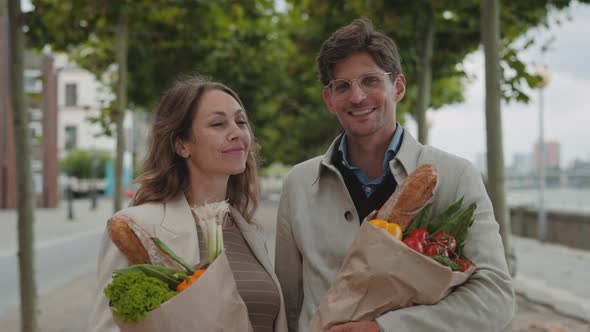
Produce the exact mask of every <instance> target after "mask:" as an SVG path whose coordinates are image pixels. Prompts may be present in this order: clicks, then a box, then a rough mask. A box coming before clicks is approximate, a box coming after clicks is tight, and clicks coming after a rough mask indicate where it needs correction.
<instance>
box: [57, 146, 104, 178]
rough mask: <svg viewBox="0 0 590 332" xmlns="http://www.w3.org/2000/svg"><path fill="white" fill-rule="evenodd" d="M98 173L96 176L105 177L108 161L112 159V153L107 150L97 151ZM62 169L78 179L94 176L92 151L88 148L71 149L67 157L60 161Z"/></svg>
mask: <svg viewBox="0 0 590 332" xmlns="http://www.w3.org/2000/svg"><path fill="white" fill-rule="evenodd" d="M96 159H97V160H98V162H97V164H96V173H95V176H94V178H97V179H101V178H104V177H105V175H106V174H105V168H106V164H107V162H109V160H111V154H110V153H109V152H107V151H96ZM60 166H61V170H62V171H63V172H64V173H66V174H67V175H68V176H73V177H76V178H78V179H90V178H91V177H92V153H91V152H90V151H88V150H81V149H75V150H71V151H70V152H69V153H68V155H67V156H65V158H63V159H62V160H61V161H60Z"/></svg>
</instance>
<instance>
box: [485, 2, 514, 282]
mask: <svg viewBox="0 0 590 332" xmlns="http://www.w3.org/2000/svg"><path fill="white" fill-rule="evenodd" d="M481 17H482V20H481V41H482V44H483V48H484V53H485V91H486V102H485V114H486V141H487V151H488V153H487V156H488V158H487V162H488V181H487V187H488V192H489V194H490V198H491V200H492V202H493V203H494V204H493V206H494V215H495V216H496V219H497V220H498V221H499V224H500V234H501V236H502V242H503V244H504V255H505V257H506V261H507V262H508V268H509V269H510V271H511V272H512V271H513V266H512V263H513V262H512V260H511V259H510V255H511V253H512V247H511V244H510V234H511V229H510V214H509V213H508V208H507V206H506V195H505V193H506V187H505V182H504V149H503V146H502V113H501V112H500V100H501V92H500V4H499V0H483V1H482V2H481Z"/></svg>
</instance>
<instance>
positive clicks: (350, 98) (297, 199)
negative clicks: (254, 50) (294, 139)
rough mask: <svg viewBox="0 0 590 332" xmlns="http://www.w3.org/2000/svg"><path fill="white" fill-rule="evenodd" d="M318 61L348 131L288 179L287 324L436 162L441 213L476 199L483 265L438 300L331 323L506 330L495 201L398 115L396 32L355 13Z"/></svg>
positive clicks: (282, 265) (400, 84) (283, 206)
mask: <svg viewBox="0 0 590 332" xmlns="http://www.w3.org/2000/svg"><path fill="white" fill-rule="evenodd" d="M317 63H318V67H319V71H320V80H321V82H322V84H323V85H324V86H325V88H324V91H323V98H324V101H325V103H326V106H327V107H328V109H329V111H330V112H331V113H333V114H334V115H335V116H336V117H337V118H338V121H339V122H340V124H341V126H342V128H343V129H344V133H343V134H342V135H340V136H338V137H337V138H336V139H335V141H334V142H333V143H332V145H331V146H330V148H329V149H328V152H326V154H325V155H323V156H320V157H316V158H313V159H311V160H308V161H305V162H303V163H301V164H299V165H296V166H295V167H294V168H293V169H292V170H291V171H290V172H289V174H288V175H287V177H286V180H285V183H284V185H283V192H282V194H281V200H280V203H279V213H278V220H277V239H276V264H275V268H276V271H277V276H278V278H279V281H280V283H281V287H282V290H283V294H284V297H285V305H286V309H287V318H288V322H289V331H306V329H307V325H308V323H309V321H310V319H311V318H312V316H313V314H314V312H315V310H316V308H317V306H318V305H319V303H320V299H321V298H322V296H323V295H324V294H325V293H326V291H327V290H328V288H329V287H330V285H331V283H332V282H333V281H334V279H335V277H336V274H337V272H338V270H339V268H340V265H341V263H342V261H343V259H344V257H345V255H346V253H347V250H348V247H349V246H350V244H351V243H352V241H353V239H354V238H355V236H356V233H357V231H358V229H359V228H360V223H361V222H362V221H363V219H364V218H365V217H366V216H367V215H368V214H369V213H370V212H371V211H373V210H376V209H379V207H381V205H382V204H383V203H384V202H385V201H386V200H387V198H388V197H389V196H390V195H391V194H392V193H393V191H394V190H395V187H396V185H397V184H399V183H401V182H402V181H403V180H404V179H405V178H406V177H407V176H408V174H410V173H411V172H412V171H413V170H415V169H416V168H417V167H418V166H419V165H421V164H424V163H432V164H434V165H436V167H437V168H438V171H439V187H438V189H437V191H436V193H435V196H434V198H433V202H432V208H433V212H434V213H437V214H438V213H440V212H441V211H442V210H443V209H444V208H445V207H447V206H448V205H450V204H451V203H452V202H454V201H456V200H457V199H459V198H460V197H464V202H465V203H466V204H470V203H472V202H475V203H477V210H476V211H475V222H474V224H473V226H472V227H471V228H470V231H469V234H468V236H467V239H466V245H465V249H464V254H465V256H466V257H467V258H469V259H471V260H472V261H473V262H474V263H475V264H476V265H477V270H476V271H475V273H474V274H473V276H472V277H471V278H470V280H469V281H468V282H467V283H465V284H464V285H462V286H460V287H458V288H457V289H456V290H454V291H453V292H452V293H451V294H450V295H449V296H447V297H446V298H445V299H443V300H442V301H440V302H439V303H437V304H435V305H430V306H423V305H422V306H413V307H408V308H403V309H399V310H395V311H389V312H387V313H385V314H383V315H382V316H380V317H378V318H377V319H376V321H370V322H350V323H346V324H342V325H338V326H335V327H333V328H332V329H331V330H330V331H331V332H336V331H350V332H352V331H363V332H370V331H377V332H378V331H414V332H415V331H453V332H454V331H500V330H502V329H503V328H504V327H505V326H506V325H507V324H508V323H509V321H510V319H511V318H512V315H513V311H514V293H513V288H512V284H511V278H510V275H509V273H508V268H507V265H506V261H505V258H504V250H503V247H502V241H501V238H500V235H499V231H498V230H499V227H498V224H497V222H496V221H495V218H494V214H493V210H492V205H491V202H490V200H489V198H488V196H487V193H486V190H485V188H484V185H483V182H482V179H481V176H480V174H479V172H478V171H477V170H476V169H475V168H474V167H473V166H472V165H471V164H470V163H469V162H468V161H466V160H464V159H461V158H459V157H456V156H453V155H451V154H448V153H446V152H443V151H440V150H438V149H435V148H433V147H430V146H423V145H421V144H420V143H418V142H417V141H416V140H415V139H414V138H413V137H412V136H411V135H410V134H409V133H408V132H407V131H405V130H404V128H402V127H401V126H400V124H399V123H397V122H396V104H397V103H398V102H399V101H400V100H401V99H402V98H403V97H404V94H405V86H406V79H405V77H404V75H403V74H402V70H401V65H400V57H399V53H398V51H397V47H396V45H395V43H394V42H393V40H391V39H390V38H389V37H387V36H386V35H384V34H382V33H380V32H377V31H375V30H373V27H372V25H371V23H370V22H369V21H367V20H355V21H353V22H352V23H351V24H349V25H347V26H344V27H342V28H340V29H338V30H337V31H336V32H335V33H334V34H333V35H332V36H331V37H330V38H329V39H328V40H326V41H325V42H324V43H323V45H322V47H321V50H320V53H319V56H318V58H317ZM400 268H403V267H400Z"/></svg>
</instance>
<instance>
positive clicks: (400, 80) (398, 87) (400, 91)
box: [393, 74, 406, 103]
mask: <svg viewBox="0 0 590 332" xmlns="http://www.w3.org/2000/svg"><path fill="white" fill-rule="evenodd" d="M393 88H394V89H395V102H396V103H397V102H399V101H400V100H402V99H403V98H404V96H405V95H406V77H405V76H404V74H399V75H397V78H396V79H395V82H393Z"/></svg>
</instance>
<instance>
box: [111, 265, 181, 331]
mask: <svg viewBox="0 0 590 332" xmlns="http://www.w3.org/2000/svg"><path fill="white" fill-rule="evenodd" d="M104 294H105V295H106V297H107V298H108V299H109V300H110V304H111V307H112V311H113V315H114V316H115V317H117V318H119V319H121V320H123V321H124V322H126V323H136V322H138V321H140V320H141V319H143V318H145V317H147V315H148V313H149V312H150V311H152V310H154V309H157V308H158V307H160V305H161V304H162V303H164V302H166V301H168V300H169V299H171V298H172V297H174V295H176V292H174V291H171V290H170V289H169V288H168V286H167V285H166V283H165V282H163V281H161V280H159V279H157V278H154V277H148V276H146V275H145V274H143V273H138V272H130V273H121V274H117V275H115V276H114V277H113V281H112V282H111V283H110V284H109V285H108V286H107V287H106V288H105V289H104Z"/></svg>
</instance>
